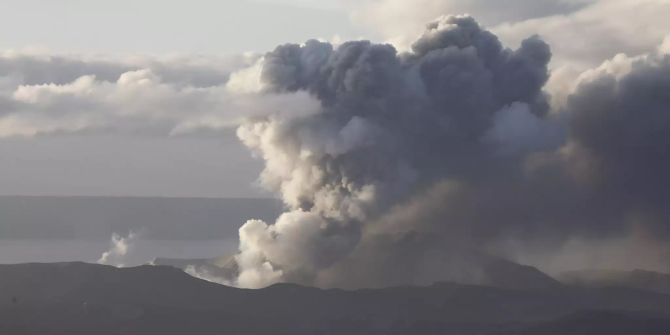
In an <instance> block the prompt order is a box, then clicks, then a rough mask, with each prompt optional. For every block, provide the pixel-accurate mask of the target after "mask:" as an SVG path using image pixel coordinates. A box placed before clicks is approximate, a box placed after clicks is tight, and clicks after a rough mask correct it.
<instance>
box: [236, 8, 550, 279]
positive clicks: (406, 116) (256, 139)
mask: <svg viewBox="0 0 670 335" xmlns="http://www.w3.org/2000/svg"><path fill="white" fill-rule="evenodd" d="M550 58H551V53H550V50H549V46H548V45H547V44H546V43H544V42H543V41H542V40H541V39H540V38H538V37H530V38H528V39H526V40H525V41H523V43H522V44H521V46H520V47H519V48H518V49H517V50H511V49H507V48H504V47H503V46H502V45H501V43H500V42H499V40H498V39H497V37H496V36H495V35H493V34H492V33H490V32H488V31H486V30H483V29H482V28H481V27H480V26H479V25H478V24H477V22H476V21H475V20H474V19H472V18H471V17H468V16H452V17H444V18H442V19H440V20H438V21H436V22H434V23H431V24H429V25H428V26H427V30H426V31H425V33H424V34H423V35H422V36H421V37H420V38H419V39H418V40H417V41H416V42H415V43H414V45H413V47H412V52H411V53H407V54H398V53H397V52H396V50H395V49H394V48H393V47H392V46H390V45H384V44H373V43H370V42H368V41H354V42H347V43H344V44H342V45H340V46H337V47H334V46H333V45H331V44H329V43H323V42H318V41H314V40H312V41H308V42H307V43H305V44H304V45H296V44H287V45H282V46H280V47H278V48H277V49H275V50H274V51H273V52H270V53H268V54H267V55H266V56H265V60H264V66H263V70H262V80H263V82H264V83H265V85H267V86H266V89H267V90H269V91H273V92H298V91H302V92H308V93H309V94H310V95H311V96H313V97H314V98H316V99H318V101H319V102H320V108H319V109H318V110H315V111H314V112H313V113H311V114H309V115H305V114H304V113H300V114H298V113H296V114H297V115H292V114H291V113H290V111H283V112H282V113H277V114H276V115H274V116H269V117H266V118H261V119H255V120H250V121H249V122H247V123H245V124H244V125H242V126H241V127H240V128H239V129H238V136H239V138H240V139H241V140H242V141H243V142H244V144H245V145H246V146H248V147H249V148H251V149H252V150H253V151H254V152H256V154H257V155H259V156H260V157H262V159H264V161H265V169H264V171H263V172H262V175H261V176H260V181H261V183H262V185H264V186H265V187H267V188H268V189H269V190H272V191H275V192H278V193H279V194H280V195H281V198H282V200H283V201H284V203H285V205H286V207H287V211H286V212H285V213H284V214H282V215H281V216H280V217H279V218H278V219H277V221H276V222H275V223H266V222H262V221H259V220H249V221H247V222H246V223H245V224H244V226H242V227H241V228H240V249H239V253H238V254H237V255H236V256H235V260H236V263H237V269H238V277H237V278H233V279H232V280H231V282H232V283H234V284H235V285H237V286H241V287H262V286H266V285H268V284H271V283H274V282H279V281H294V282H304V283H309V282H313V281H314V279H315V277H316V276H317V275H318V273H319V272H320V271H322V270H324V269H327V268H329V267H331V266H333V265H334V264H336V263H337V262H339V261H341V260H342V259H344V258H346V257H347V256H348V255H350V254H351V253H352V251H353V250H354V249H355V248H356V247H357V246H358V245H359V243H360V242H361V239H362V237H363V232H364V230H365V227H366V225H368V224H369V223H370V222H374V221H375V220H378V219H379V218H380V217H382V216H383V215H385V214H386V213H388V212H389V210H390V209H391V208H393V206H396V205H398V204H400V203H403V202H405V201H408V200H409V199H411V198H412V197H413V196H415V195H416V194H417V193H419V192H422V191H425V190H426V189H427V188H429V187H431V186H432V185H434V184H435V183H437V182H439V181H442V180H449V179H454V180H468V179H470V178H475V177H480V176H482V175H494V174H495V173H496V171H495V169H494V167H495V166H499V165H500V164H499V163H496V164H492V162H499V161H500V160H506V159H507V160H509V157H510V156H514V155H516V154H518V151H519V150H522V149H520V148H512V149H510V148H511V147H508V148H504V146H506V145H507V144H509V143H506V139H505V138H501V136H502V137H504V134H505V132H504V129H503V130H502V134H503V135H500V134H501V130H500V129H498V128H499V127H498V126H497V125H495V123H501V124H503V125H504V122H499V121H497V120H500V119H506V118H508V117H515V118H518V119H521V120H531V121H533V120H535V121H534V122H539V121H537V120H541V118H542V117H543V116H544V115H545V114H546V112H547V109H548V103H547V99H546V97H545V94H544V93H543V92H542V87H543V85H544V83H545V82H546V81H547V79H548V71H547V64H548V62H549V60H550ZM496 129H497V130H496Z"/></svg>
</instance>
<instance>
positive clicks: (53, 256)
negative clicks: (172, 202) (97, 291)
mask: <svg viewBox="0 0 670 335" xmlns="http://www.w3.org/2000/svg"><path fill="white" fill-rule="evenodd" d="M109 247H110V241H108V240H64V239H61V240H57V239H20V240H18V239H17V240H7V239H0V263H2V264H11V263H26V262H40V263H43V262H65V261H84V262H95V261H97V260H98V258H99V257H100V256H101V255H102V253H103V252H105V251H107V250H108V249H109ZM236 248H237V240H236V239H228V240H199V241H193V240H142V239H138V240H137V241H136V242H135V243H134V245H131V247H130V249H129V252H128V254H127V255H126V257H125V259H124V264H125V265H127V266H134V265H140V264H145V263H147V262H149V261H151V260H153V259H154V258H156V257H165V258H210V257H216V256H222V255H226V254H230V253H231V252H234V250H235V249H236Z"/></svg>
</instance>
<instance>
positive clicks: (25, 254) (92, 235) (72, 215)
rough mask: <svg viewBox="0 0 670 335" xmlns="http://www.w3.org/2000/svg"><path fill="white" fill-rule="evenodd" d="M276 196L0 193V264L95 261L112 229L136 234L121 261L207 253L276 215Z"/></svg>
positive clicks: (216, 252) (229, 248)
mask: <svg viewBox="0 0 670 335" xmlns="http://www.w3.org/2000/svg"><path fill="white" fill-rule="evenodd" d="M281 209H282V206H281V203H280V202H279V201H277V200H275V199H240V198H228V199H224V198H219V199H215V198H133V197H126V198H124V197H32V196H31V197H24V196H0V263H23V262H62V261H86V262H95V261H96V260H98V259H99V257H100V256H101V255H102V253H103V252H104V251H106V250H108V249H109V247H110V238H111V237H112V234H113V233H117V234H119V235H122V236H124V235H127V234H128V233H129V232H130V231H133V232H136V233H137V232H139V233H140V238H139V239H138V240H137V242H136V243H135V245H133V246H131V249H130V251H129V253H128V255H127V256H126V257H125V259H124V264H126V265H138V264H143V263H146V262H149V261H151V260H153V259H154V258H156V257H164V258H209V257H216V256H221V255H225V254H229V253H231V252H233V251H234V250H235V249H236V248H237V230H238V228H239V227H240V226H241V225H242V224H243V223H244V222H245V221H246V220H247V219H250V218H254V219H263V220H270V221H271V220H273V219H274V218H276V217H277V215H279V213H280V212H281Z"/></svg>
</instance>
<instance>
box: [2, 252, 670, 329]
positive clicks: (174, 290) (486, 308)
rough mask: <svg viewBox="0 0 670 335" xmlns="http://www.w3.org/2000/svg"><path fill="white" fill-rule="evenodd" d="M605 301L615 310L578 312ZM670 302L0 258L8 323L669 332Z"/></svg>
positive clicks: (639, 294)
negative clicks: (214, 279) (243, 279)
mask: <svg viewBox="0 0 670 335" xmlns="http://www.w3.org/2000/svg"><path fill="white" fill-rule="evenodd" d="M598 310H614V311H616V312H611V313H615V314H605V315H606V316H611V315H616V317H613V320H612V317H609V318H608V317H602V316H601V315H602V314H597V313H601V312H589V313H596V314H588V313H587V314H586V315H587V317H591V318H592V319H593V321H587V322H585V321H584V317H580V316H581V315H583V314H579V313H584V311H598ZM668 312H670V296H667V295H663V294H658V293H653V292H645V291H639V290H633V289H618V288H602V289H598V288H588V289H585V288H571V287H554V288H550V289H542V290H537V289H536V290H518V289H517V290H515V289H503V288H492V287H483V286H467V285H456V284H437V285H432V286H429V287H396V288H387V289H374V290H357V291H342V290H320V289H314V288H307V287H301V286H295V285H275V286H272V287H269V288H266V289H262V290H241V289H235V288H230V287H225V286H221V285H216V284H212V283H209V282H205V281H202V280H198V279H195V278H192V277H190V276H188V275H186V274H185V273H183V272H182V271H180V270H178V269H174V268H170V267H162V266H142V267H137V268H127V269H116V268H113V267H107V266H101V265H91V264H84V263H60V264H21V265H2V266H0V334H145V335H151V334H161V335H163V334H239V335H245V334H291V335H300V334H338V335H341V334H413V335H420V334H556V332H553V333H552V332H551V331H552V330H553V329H559V330H560V329H570V330H571V331H572V332H575V333H578V332H579V329H577V330H575V329H574V328H570V327H578V328H579V327H584V326H588V327H591V328H588V329H590V331H591V332H590V333H589V334H598V333H599V332H600V330H599V328H593V327H597V326H599V325H600V326H602V327H605V328H602V329H607V328H606V327H607V326H610V325H611V324H612V322H619V323H621V324H620V325H619V326H618V329H623V328H621V327H624V325H625V326H627V327H636V326H637V324H638V323H639V320H640V317H641V316H643V317H644V318H649V319H651V320H654V322H655V323H654V325H655V326H656V327H657V329H661V330H664V331H665V333H668V332H670V324H669V323H668V321H667V319H666V315H668ZM575 313H577V314H575ZM608 313H610V312H608ZM575 315H577V316H575ZM593 315H595V317H594V316H593ZM629 315H635V317H629ZM640 315H641V316H640ZM644 320H646V319H644ZM561 327H562V328H561ZM603 334H608V333H603ZM650 334H653V333H650Z"/></svg>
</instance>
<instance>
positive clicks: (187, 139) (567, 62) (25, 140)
mask: <svg viewBox="0 0 670 335" xmlns="http://www.w3.org/2000/svg"><path fill="white" fill-rule="evenodd" d="M667 7H668V2H667V1H665V0H644V1H624V0H614V1H597V0H540V1H530V0H507V1H486V0H421V1H418V2H415V1H404V0H366V1H349V0H328V1H315V0H264V1H261V0H258V1H251V0H245V1H214V0H193V1H158V0H143V1H131V0H118V1H106V0H92V1H90V0H89V1H84V0H50V1H45V0H21V1H18V0H7V1H2V2H0V13H2V14H0V136H1V137H0V194H5V195H17V194H19V195H113V196H168V197H169V196H183V197H259V196H269V194H268V192H267V191H264V190H263V189H262V188H261V187H259V186H258V182H257V181H256V179H257V176H258V175H259V173H260V172H261V170H262V169H263V162H262V160H260V159H258V157H253V153H252V152H250V151H249V150H247V149H246V148H245V147H244V146H243V145H242V144H241V143H240V141H239V139H238V138H237V136H236V135H235V128H236V126H237V125H239V122H240V120H241V119H242V118H245V117H248V116H250V115H251V116H253V115H259V114H263V112H262V111H260V110H259V109H263V108H266V109H267V108H270V109H271V108H284V109H292V108H297V109H300V108H304V107H300V106H297V107H296V106H294V105H292V104H294V102H292V101H286V99H284V100H285V101H280V100H282V98H281V97H271V98H258V99H259V100H261V102H260V103H259V104H258V106H252V105H256V104H255V103H254V104H251V103H250V101H251V100H253V99H256V98H254V97H251V96H250V95H249V94H248V93H249V92H248V91H249V89H250V88H249V87H250V85H251V86H253V84H255V83H254V82H253V81H254V80H255V79H254V78H253V74H254V71H256V72H258V71H257V70H258V68H257V67H256V70H254V65H255V64H256V65H257V62H258V60H259V59H260V58H259V57H260V56H261V55H263V54H264V53H265V52H268V51H271V50H273V49H274V48H275V47H276V46H277V45H281V44H284V43H288V42H291V43H302V42H304V41H306V40H308V39H311V38H317V39H320V40H326V41H332V42H334V43H336V44H337V43H340V42H341V41H344V40H349V39H362V38H364V39H372V40H374V41H378V42H388V43H393V44H394V46H395V47H396V48H397V49H398V50H407V49H408V48H409V44H410V41H412V40H414V39H415V37H416V36H418V34H420V32H421V31H422V30H423V27H424V26H425V24H426V22H428V21H430V20H433V19H435V18H436V17H437V16H439V15H446V14H462V13H468V14H471V15H473V16H475V17H476V18H477V19H478V21H479V22H480V23H481V24H482V25H484V26H486V27H487V28H490V29H491V30H492V31H493V32H495V33H496V34H497V35H498V36H499V38H500V39H501V40H502V41H503V42H504V43H505V44H506V45H510V46H517V45H518V44H519V43H520V42H521V40H522V39H523V38H525V37H527V36H529V35H533V34H540V35H541V36H542V37H543V38H544V39H545V40H546V41H547V42H548V43H549V44H551V45H552V51H553V57H552V63H551V64H550V67H551V68H552V71H553V74H552V79H550V81H549V83H548V84H547V87H548V88H550V89H552V90H553V92H552V94H553V95H554V96H561V94H565V91H566V90H567V86H569V84H567V83H570V82H571V81H572V79H574V78H575V77H576V76H577V75H578V74H580V73H582V72H583V71H585V70H586V69H589V68H596V67H597V66H599V64H601V63H602V62H603V61H605V60H607V59H610V58H611V57H614V56H615V55H616V54H618V53H626V54H627V55H629V56H635V55H639V54H644V53H646V52H649V51H650V50H655V48H659V47H661V45H662V42H663V39H664V37H665V35H666V33H667V31H668V29H667V28H668V26H669V24H668V23H667V22H666V21H667V20H666V19H665V17H666V16H665V15H664V14H663V13H667V12H664V10H665V9H667ZM632 11H634V12H635V13H636V15H635V17H632V18H631V17H630V16H629V15H628V14H629V13H630V12H632ZM559 32H560V33H559ZM577 37H579V38H577ZM233 75H234V76H233ZM233 77H234V79H235V80H231V78H233ZM123 78H125V79H126V80H125V81H122V79H123ZM249 81H251V84H250V82H249ZM251 90H253V88H251ZM233 91H235V92H238V93H239V92H243V93H242V94H233V93H231V92H233ZM245 95H246V96H245ZM254 101H255V100H254ZM556 101H559V99H555V100H553V101H552V103H557V102H556ZM301 106H302V105H301Z"/></svg>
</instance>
